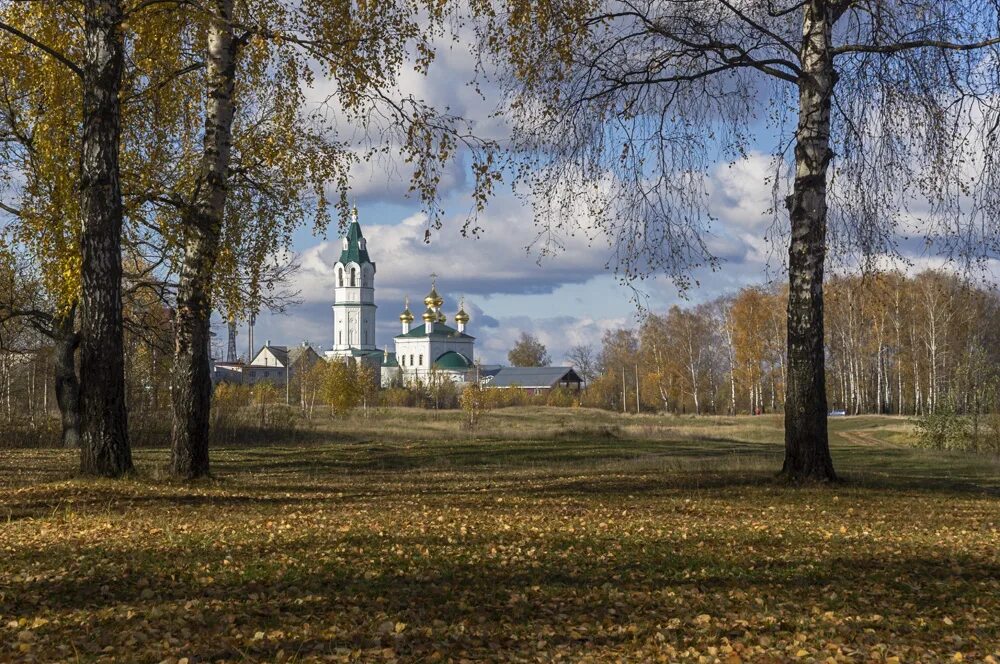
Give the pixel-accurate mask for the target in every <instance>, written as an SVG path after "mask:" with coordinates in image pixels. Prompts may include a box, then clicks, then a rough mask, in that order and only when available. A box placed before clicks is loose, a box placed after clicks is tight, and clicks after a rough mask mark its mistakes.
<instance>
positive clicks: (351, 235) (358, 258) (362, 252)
mask: <svg viewBox="0 0 1000 664" xmlns="http://www.w3.org/2000/svg"><path fill="white" fill-rule="evenodd" d="M364 237H365V236H364V235H362V234H361V224H359V223H358V220H357V218H355V219H354V220H353V221H352V222H351V225H350V226H348V228H347V249H344V250H343V251H341V252H340V262H341V263H343V264H344V265H347V264H348V263H357V264H358V265H361V264H363V263H370V264H371V265H373V266H374V265H375V263H372V259H371V258H369V257H368V249H362V248H361V240H363V239H364Z"/></svg>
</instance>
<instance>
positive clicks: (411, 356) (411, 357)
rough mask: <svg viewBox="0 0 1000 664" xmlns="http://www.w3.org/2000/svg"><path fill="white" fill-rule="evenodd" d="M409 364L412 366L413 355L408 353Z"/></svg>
mask: <svg viewBox="0 0 1000 664" xmlns="http://www.w3.org/2000/svg"><path fill="white" fill-rule="evenodd" d="M410 366H411V367H412V366H413V355H410Z"/></svg>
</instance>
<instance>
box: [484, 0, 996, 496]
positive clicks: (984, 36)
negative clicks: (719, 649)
mask: <svg viewBox="0 0 1000 664" xmlns="http://www.w3.org/2000/svg"><path fill="white" fill-rule="evenodd" d="M473 7H474V9H475V10H476V11H477V12H478V13H479V15H480V16H482V17H483V22H482V28H481V31H480V36H481V43H482V47H483V50H484V52H486V53H487V54H489V56H490V57H491V58H492V60H493V62H495V63H497V64H498V65H499V66H500V68H501V71H502V73H503V75H504V76H503V77H502V78H500V80H502V81H506V82H507V90H508V91H509V92H510V99H511V104H510V107H509V110H510V112H511V114H512V116H513V118H514V123H515V125H516V127H515V131H513V132H512V135H513V137H514V146H515V148H518V149H519V150H520V154H521V155H523V156H524V158H525V160H526V161H527V162H528V164H529V166H530V168H528V169H526V175H525V176H524V177H523V178H522V182H523V183H525V184H526V185H527V187H528V189H527V190H528V191H529V192H530V193H531V194H532V195H533V197H534V200H535V201H536V202H537V204H538V206H539V212H540V214H539V215H538V216H539V219H540V220H541V222H542V223H543V224H546V225H547V230H548V231H549V233H550V234H556V235H558V234H559V233H560V232H567V233H568V232H571V231H572V230H573V229H574V228H575V227H576V226H577V224H578V223H579V220H580V218H581V216H580V215H579V207H580V201H581V200H583V201H586V202H587V204H588V205H589V208H590V211H591V212H592V214H591V215H590V218H591V219H594V220H596V221H594V222H593V223H594V224H596V226H597V227H598V230H600V231H603V232H604V233H606V234H607V235H608V236H610V237H611V238H612V239H613V241H614V242H615V248H616V250H617V258H618V263H617V265H618V268H619V270H620V271H621V273H622V274H623V275H624V277H625V278H626V279H635V278H640V277H642V276H644V275H647V274H650V273H653V272H665V273H666V274H668V275H669V276H671V277H673V278H674V280H675V281H676V282H678V284H679V285H680V286H682V287H685V286H688V285H690V274H691V272H690V271H691V269H692V268H694V267H697V266H699V265H703V264H705V263H709V264H714V262H715V261H714V258H713V257H712V255H711V252H710V251H709V248H708V246H707V244H706V242H705V230H706V225H707V223H708V221H709V219H710V215H709V214H708V210H707V206H708V199H707V197H706V195H705V193H706V184H705V178H706V174H707V173H708V171H709V169H710V168H712V166H713V165H714V164H715V163H716V161H717V160H718V159H719V157H720V156H721V157H722V158H726V157H727V156H728V157H730V158H735V157H739V156H742V155H745V154H746V153H747V152H748V151H749V150H751V149H754V148H755V147H756V145H757V141H755V140H754V139H753V138H752V137H753V136H754V135H758V136H760V135H768V134H773V135H774V136H775V137H776V139H777V140H776V142H777V143H778V147H777V149H776V150H775V153H774V154H775V161H776V171H777V174H782V175H784V176H785V177H784V178H781V179H779V182H778V184H779V185H780V186H776V187H775V192H776V195H777V194H778V193H784V192H787V196H786V197H785V199H784V205H783V206H782V205H777V204H776V205H775V206H774V214H775V216H776V217H779V218H781V221H783V223H782V224H781V225H776V229H780V232H779V236H780V238H781V239H783V240H784V241H786V242H787V246H788V259H787V268H788V280H789V294H788V310H787V326H786V328H787V329H786V334H787V362H786V366H785V368H784V370H785V372H786V375H787V386H786V397H785V461H784V466H783V473H784V475H786V476H787V477H788V478H791V479H794V480H805V479H809V480H832V479H834V478H835V477H836V475H835V473H834V468H833V462H832V459H831V455H830V450H829V442H828V435H827V428H826V414H827V400H826V388H825V382H826V381H825V358H824V328H823V280H824V268H825V266H826V258H827V254H828V251H829V250H830V249H831V248H833V249H836V250H837V254H836V255H837V256H844V257H846V258H847V259H848V260H855V259H860V261H861V263H862V264H865V265H874V264H877V263H878V262H879V261H880V260H881V258H882V257H884V256H887V255H888V256H893V255H896V254H897V253H898V250H899V248H900V245H899V243H900V242H901V241H903V239H902V238H901V236H906V235H914V234H915V235H923V236H925V238H926V239H927V240H928V242H930V243H931V244H932V245H934V244H936V245H937V246H938V248H940V249H943V250H944V251H945V252H947V253H949V254H950V255H964V256H966V257H968V256H973V257H974V256H981V255H982V252H983V251H984V250H985V251H987V252H988V251H994V250H996V248H997V247H998V246H1000V242H998V239H1000V225H997V224H996V223H995V220H996V219H997V218H998V215H997V214H996V212H997V210H998V209H1000V197H998V192H997V190H996V189H997V188H996V187H995V184H996V182H997V178H998V177H1000V168H998V163H1000V162H998V161H997V157H996V156H995V155H996V152H997V151H996V149H995V146H994V144H995V142H996V141H997V140H998V135H997V132H995V131H992V130H991V128H992V127H994V126H995V123H996V120H997V117H998V115H997V108H996V98H997V91H998V89H1000V85H998V82H997V79H998V72H1000V68H998V67H997V61H998V52H997V45H998V43H1000V26H998V7H997V3H996V2H995V1H994V0H969V1H967V2H961V3H942V2H939V1H938V0H915V1H913V2H905V3H886V2H882V1H880V0H787V1H782V0H767V1H766V2H734V1H732V0H639V1H638V2H632V1H630V2H623V1H620V0H557V1H555V2H546V3H524V2H519V1H518V2H515V1H511V2H501V3H495V2H487V1H486V0H482V1H479V2H474V3H473ZM762 117H763V118H767V119H761V118H762ZM789 146H790V147H791V148H792V150H791V151H792V154H791V155H790V156H788V155H787V154H786V151H787V149H788V147H789ZM785 166H787V167H788V168H787V170H786V169H785ZM581 181H584V182H587V183H590V184H592V185H594V186H587V187H581V186H580V183H581ZM776 202H777V201H776ZM914 219H916V221H915V222H914V223H913V226H912V227H906V228H904V227H902V225H903V224H909V223H910V222H911V221H912V220H914Z"/></svg>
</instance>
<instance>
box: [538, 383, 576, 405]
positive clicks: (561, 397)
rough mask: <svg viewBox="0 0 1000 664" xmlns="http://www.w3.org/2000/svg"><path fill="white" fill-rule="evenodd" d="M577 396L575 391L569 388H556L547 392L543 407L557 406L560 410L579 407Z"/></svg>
mask: <svg viewBox="0 0 1000 664" xmlns="http://www.w3.org/2000/svg"><path fill="white" fill-rule="evenodd" d="M578 397H579V395H578V393H577V391H576V390H574V389H572V388H569V387H557V388H555V389H554V390H549V393H548V394H547V395H546V398H545V405H547V406H557V407H560V408H569V407H571V406H579V405H580V401H579V398H578Z"/></svg>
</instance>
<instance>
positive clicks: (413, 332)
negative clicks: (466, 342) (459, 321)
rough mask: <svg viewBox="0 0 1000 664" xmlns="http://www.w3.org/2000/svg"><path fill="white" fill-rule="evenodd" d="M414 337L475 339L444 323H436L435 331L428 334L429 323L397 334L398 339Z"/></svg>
mask: <svg viewBox="0 0 1000 664" xmlns="http://www.w3.org/2000/svg"><path fill="white" fill-rule="evenodd" d="M414 337H453V338H458V339H473V338H474V337H473V336H472V335H469V334H466V333H465V332H459V331H458V330H456V329H455V328H453V327H448V326H447V325H445V324H444V323H434V331H433V332H431V333H430V334H427V325H426V324H424V325H418V326H416V327H414V328H410V331H409V332H407V333H406V334H397V335H396V338H397V339H400V338H402V339H410V338H414Z"/></svg>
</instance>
